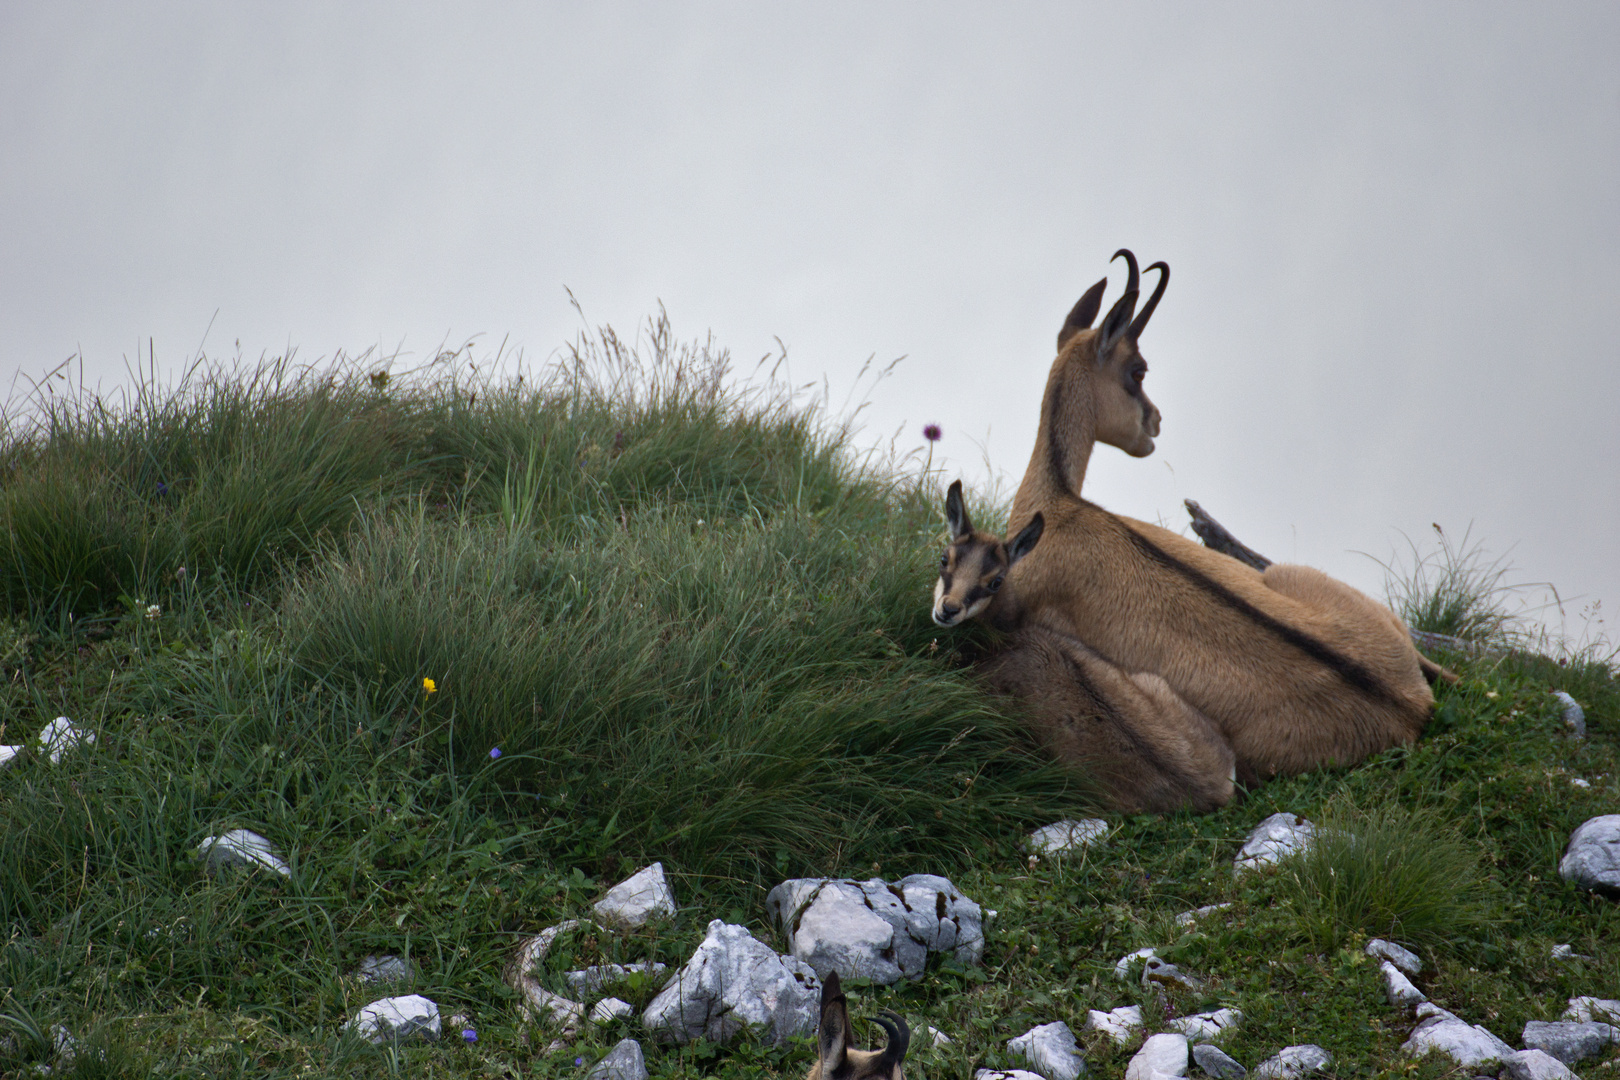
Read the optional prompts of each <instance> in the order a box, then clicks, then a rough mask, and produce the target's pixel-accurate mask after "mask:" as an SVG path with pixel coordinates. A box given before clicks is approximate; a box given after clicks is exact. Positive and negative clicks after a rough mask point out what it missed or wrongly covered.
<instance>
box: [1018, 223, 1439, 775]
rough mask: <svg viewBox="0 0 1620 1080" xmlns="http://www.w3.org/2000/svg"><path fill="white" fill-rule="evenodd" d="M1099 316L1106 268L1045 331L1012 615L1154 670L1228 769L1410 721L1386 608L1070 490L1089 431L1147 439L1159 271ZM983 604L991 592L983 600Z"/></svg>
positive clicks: (1354, 751) (1355, 748)
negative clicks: (1149, 350) (1142, 300)
mask: <svg viewBox="0 0 1620 1080" xmlns="http://www.w3.org/2000/svg"><path fill="white" fill-rule="evenodd" d="M1115 258H1116V259H1117V258H1124V259H1125V261H1126V265H1127V267H1128V269H1129V276H1128V279H1127V282H1126V287H1125V294H1124V295H1123V296H1121V297H1120V299H1119V300H1118V301H1117V302H1115V304H1114V305H1113V307H1112V308H1111V309H1110V310H1109V312H1108V314H1107V315H1106V316H1104V318H1103V321H1102V324H1101V325H1100V326H1098V327H1096V328H1095V329H1093V328H1092V325H1091V324H1092V322H1093V321H1094V320H1095V319H1096V317H1097V313H1098V311H1099V310H1100V307H1101V302H1102V296H1103V292H1104V289H1105V288H1106V286H1107V279H1104V280H1103V281H1099V282H1098V283H1097V284H1096V285H1094V286H1093V287H1092V288H1091V289H1089V290H1087V291H1086V293H1085V295H1084V296H1082V297H1081V298H1080V300H1079V302H1078V303H1076V304H1075V306H1074V309H1073V310H1072V311H1070V313H1069V316H1068V318H1067V319H1066V320H1065V321H1064V324H1063V327H1062V329H1061V330H1060V331H1059V333H1058V354H1057V358H1056V359H1055V360H1054V361H1053V362H1052V367H1051V371H1050V373H1049V374H1048V376H1047V380H1046V390H1045V394H1044V395H1043V398H1042V401H1041V418H1040V428H1039V430H1038V431H1037V433H1036V436H1035V448H1034V451H1033V453H1032V454H1031V455H1030V461H1029V467H1028V468H1027V469H1026V471H1025V473H1024V478H1023V481H1022V483H1021V484H1020V485H1019V488H1018V493H1017V495H1016V496H1015V497H1014V499H1013V507H1012V513H1011V515H1010V519H1009V526H1008V533H1009V534H1010V535H1017V534H1018V532H1019V531H1020V530H1021V529H1023V528H1024V527H1025V526H1027V525H1028V524H1029V523H1030V522H1031V521H1033V519H1034V517H1035V515H1036V514H1040V515H1041V518H1042V521H1043V525H1044V531H1043V533H1042V539H1041V543H1040V544H1039V546H1037V547H1036V548H1035V549H1034V550H1032V551H1030V552H1029V553H1028V554H1027V555H1025V556H1024V557H1023V558H1022V559H1020V560H1019V561H1018V562H1017V563H1016V565H1013V566H1011V567H1010V568H1009V570H1008V575H1007V580H1008V583H1009V584H1010V585H1011V587H1012V591H1011V594H1010V595H1015V596H1016V597H1017V601H1018V603H1019V604H1020V605H1021V607H1022V616H1023V618H1024V619H1025V620H1026V621H1028V622H1031V623H1034V624H1037V625H1041V626H1044V627H1047V628H1049V629H1052V630H1056V631H1059V632H1061V633H1063V634H1066V635H1068V636H1070V637H1073V638H1077V639H1079V640H1080V641H1083V642H1084V643H1085V644H1086V646H1087V647H1089V648H1090V649H1092V650H1093V651H1095V652H1096V653H1098V654H1100V655H1101V656H1103V657H1106V658H1107V659H1108V660H1109V661H1110V662H1112V663H1113V664H1115V665H1117V666H1118V667H1119V668H1121V669H1122V670H1124V671H1127V672H1131V673H1133V674H1134V673H1144V672H1145V673H1150V674H1154V675H1158V676H1160V677H1161V678H1163V679H1164V681H1165V682H1166V683H1167V684H1168V685H1169V686H1170V687H1171V689H1173V690H1174V691H1175V693H1176V694H1177V695H1179V696H1180V697H1181V698H1182V699H1183V700H1184V701H1186V702H1187V703H1188V704H1189V705H1191V706H1192V707H1193V708H1194V709H1196V710H1197V711H1198V712H1200V713H1202V714H1203V715H1204V716H1207V717H1208V718H1209V719H1210V720H1211V721H1213V722H1214V724H1215V725H1216V727H1217V728H1219V730H1220V732H1221V734H1222V735H1223V736H1225V738H1226V740H1227V742H1228V743H1229V744H1230V745H1231V747H1232V749H1233V751H1234V752H1235V753H1236V755H1237V773H1238V777H1239V779H1240V780H1242V781H1244V782H1245V783H1253V782H1257V781H1259V780H1262V779H1265V778H1267V777H1270V776H1275V775H1279V774H1283V775H1286V774H1292V773H1299V772H1304V771H1307V770H1309V769H1314V768H1317V767H1319V766H1323V765H1335V764H1336V765H1349V764H1351V763H1353V762H1356V761H1359V760H1361V759H1362V758H1364V757H1366V756H1367V755H1369V754H1372V753H1376V752H1378V751H1380V750H1383V749H1385V748H1387V747H1389V746H1393V745H1396V744H1398V743H1406V742H1411V741H1413V740H1414V739H1416V738H1417V736H1418V734H1419V733H1420V732H1421V731H1422V730H1423V726H1424V724H1425V723H1426V722H1427V720H1428V718H1429V715H1430V713H1431V711H1432V710H1433V706H1434V695H1433V694H1432V693H1431V692H1430V689H1429V686H1428V683H1427V682H1426V681H1425V679H1426V678H1430V679H1432V678H1436V677H1443V676H1444V675H1446V674H1449V673H1446V672H1444V671H1443V669H1441V668H1439V667H1437V666H1436V665H1434V664H1432V663H1430V662H1429V661H1427V660H1425V659H1423V658H1422V657H1420V656H1419V655H1418V652H1417V650H1416V649H1415V648H1414V647H1413V645H1412V639H1411V637H1410V635H1409V634H1408V632H1407V630H1406V627H1405V625H1404V624H1403V623H1402V622H1401V620H1400V619H1399V618H1398V617H1397V616H1396V615H1395V614H1394V613H1393V612H1392V611H1390V610H1389V609H1388V608H1387V607H1385V606H1384V605H1382V604H1380V603H1378V602H1376V601H1374V600H1372V599H1371V598H1369V597H1367V596H1366V595H1364V594H1363V593H1360V592H1358V591H1357V590H1355V589H1353V588H1351V587H1350V586H1348V585H1345V584H1344V583H1342V582H1339V581H1335V580H1334V579H1332V578H1330V577H1328V576H1327V575H1326V574H1323V573H1322V572H1320V571H1318V570H1314V569H1311V568H1310V567H1305V566H1292V565H1284V564H1276V565H1273V566H1271V567H1269V568H1268V569H1266V570H1265V571H1264V572H1259V571H1256V570H1255V569H1253V568H1252V567H1249V566H1246V565H1244V564H1242V563H1240V562H1238V561H1237V560H1235V559H1232V558H1229V557H1228V556H1226V555H1223V554H1220V553H1219V552H1215V551H1211V550H1209V549H1208V548H1205V547H1202V546H1200V545H1199V544H1196V543H1194V542H1193V541H1191V540H1188V539H1186V538H1184V537H1181V536H1178V535H1176V534H1175V533H1172V532H1170V531H1169V530H1167V529H1162V528H1159V527H1158V526H1156V525H1149V524H1147V523H1146V522H1141V521H1135V520H1132V519H1131V518H1127V517H1122V516H1120V515H1117V514H1111V513H1109V512H1108V511H1106V510H1104V509H1103V508H1101V507H1099V506H1097V505H1095V504H1093V503H1090V502H1087V501H1086V500H1085V499H1084V498H1082V497H1081V495H1080V490H1081V486H1082V484H1083V483H1084V480H1085V474H1086V467H1087V465H1088V463H1089V461H1090V457H1091V451H1092V447H1093V446H1094V445H1095V444H1096V443H1098V442H1103V443H1107V444H1109V445H1112V446H1116V447H1118V448H1120V449H1121V450H1124V451H1125V452H1126V453H1128V454H1131V455H1132V456H1135V457H1145V456H1146V455H1148V454H1151V453H1152V452H1153V439H1154V437H1155V436H1157V435H1158V433H1159V423H1160V415H1159V410H1158V408H1157V407H1156V406H1154V404H1153V403H1152V401H1150V400H1149V399H1148V397H1147V394H1146V393H1145V392H1144V390H1143V388H1142V382H1143V378H1144V376H1145V375H1146V373H1147V362H1146V361H1145V360H1144V359H1143V357H1142V353H1141V349H1140V348H1139V346H1138V341H1139V339H1140V338H1141V335H1142V331H1143V329H1144V328H1145V327H1146V326H1147V323H1148V320H1149V319H1150V318H1151V317H1152V315H1153V312H1154V309H1155V308H1157V307H1158V304H1159V300H1160V298H1161V297H1162V296H1163V295H1164V290H1165V287H1166V285H1167V284H1168V283H1169V280H1170V268H1169V267H1168V266H1167V265H1166V264H1164V263H1162V262H1161V263H1154V264H1153V265H1152V266H1150V267H1148V270H1149V271H1150V272H1152V271H1157V272H1158V274H1159V279H1158V282H1157V285H1156V287H1155V288H1154V290H1153V295H1152V297H1151V298H1150V299H1149V300H1148V302H1147V303H1146V304H1145V305H1144V306H1143V308H1142V310H1141V313H1140V314H1137V313H1136V302H1137V299H1138V296H1139V294H1140V275H1139V273H1138V270H1137V266H1136V259H1135V256H1133V255H1132V254H1131V253H1130V252H1129V251H1124V250H1121V251H1120V252H1118V253H1116V255H1115ZM991 610H992V614H993V612H994V605H993V604H992V605H991Z"/></svg>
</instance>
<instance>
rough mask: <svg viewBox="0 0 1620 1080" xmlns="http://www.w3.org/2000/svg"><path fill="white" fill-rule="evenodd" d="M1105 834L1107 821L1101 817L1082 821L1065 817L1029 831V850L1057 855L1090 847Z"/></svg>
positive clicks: (1106, 832) (1041, 853) (1106, 833)
mask: <svg viewBox="0 0 1620 1080" xmlns="http://www.w3.org/2000/svg"><path fill="white" fill-rule="evenodd" d="M1107 835H1108V822H1106V821H1104V820H1103V819H1102V818H1086V819H1085V820H1084V821H1072V820H1069V819H1065V820H1063V821H1058V822H1054V823H1052V824H1051V825H1043V826H1042V827H1041V828H1039V829H1036V830H1035V831H1034V832H1033V833H1031V834H1030V837H1029V850H1030V851H1032V852H1034V853H1035V854H1037V855H1059V854H1062V853H1063V852H1066V851H1077V850H1079V849H1080V848H1085V847H1090V846H1091V845H1092V844H1094V843H1096V842H1097V841H1098V840H1101V839H1102V838H1103V837H1104V836H1107Z"/></svg>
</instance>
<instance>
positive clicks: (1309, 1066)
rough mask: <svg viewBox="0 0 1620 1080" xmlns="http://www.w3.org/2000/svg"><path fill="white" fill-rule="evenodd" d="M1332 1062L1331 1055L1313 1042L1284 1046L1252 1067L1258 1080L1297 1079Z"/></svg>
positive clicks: (1318, 1070)
mask: <svg viewBox="0 0 1620 1080" xmlns="http://www.w3.org/2000/svg"><path fill="white" fill-rule="evenodd" d="M1331 1064H1333V1055H1332V1054H1330V1053H1328V1052H1327V1051H1326V1050H1324V1049H1322V1048H1321V1047H1320V1046H1317V1045H1316V1044H1315V1043H1305V1044H1303V1045H1301V1046H1285V1047H1283V1048H1282V1049H1281V1050H1279V1051H1278V1052H1277V1053H1276V1054H1275V1055H1274V1056H1272V1057H1268V1058H1266V1060H1264V1061H1262V1062H1261V1063H1260V1064H1258V1065H1256V1066H1255V1067H1254V1075H1255V1076H1256V1077H1257V1078H1260V1080H1299V1078H1300V1077H1302V1076H1309V1075H1310V1074H1311V1073H1313V1072H1320V1071H1321V1070H1323V1069H1325V1068H1327V1067H1328V1066H1329V1065H1331Z"/></svg>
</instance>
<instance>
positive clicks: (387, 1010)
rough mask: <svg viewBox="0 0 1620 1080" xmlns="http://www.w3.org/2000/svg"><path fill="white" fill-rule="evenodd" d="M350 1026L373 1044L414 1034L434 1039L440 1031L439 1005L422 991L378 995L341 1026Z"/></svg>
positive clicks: (413, 1035) (409, 1036)
mask: <svg viewBox="0 0 1620 1080" xmlns="http://www.w3.org/2000/svg"><path fill="white" fill-rule="evenodd" d="M351 1028H353V1029H354V1030H356V1031H358V1032H359V1033H360V1035H361V1036H362V1037H364V1038H365V1039H366V1040H367V1041H369V1042H374V1043H385V1042H390V1041H401V1040H404V1039H409V1038H412V1037H417V1036H419V1037H421V1038H424V1039H437V1038H438V1037H439V1032H440V1026H439V1007H438V1006H437V1005H435V1004H434V1003H433V1002H431V1001H429V1000H428V999H427V998H425V997H423V996H422V995H421V994H409V995H407V996H405V997H386V998H379V999H378V1000H376V1001H373V1002H372V1003H371V1004H370V1005H367V1006H366V1007H365V1008H363V1009H361V1010H360V1012H359V1013H358V1014H356V1016H355V1017H354V1019H352V1020H350V1021H349V1022H348V1023H347V1024H344V1025H343V1030H345V1031H348V1030H349V1029H351Z"/></svg>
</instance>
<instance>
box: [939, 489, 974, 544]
mask: <svg viewBox="0 0 1620 1080" xmlns="http://www.w3.org/2000/svg"><path fill="white" fill-rule="evenodd" d="M945 527H946V528H947V529H949V530H950V533H951V539H952V540H953V541H954V540H963V539H966V538H967V537H969V536H971V535H972V534H973V522H971V521H969V520H968V513H967V507H966V506H964V505H962V481H960V480H957V481H955V482H954V483H952V484H951V489H950V490H949V491H947V492H946V493H945Z"/></svg>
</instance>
